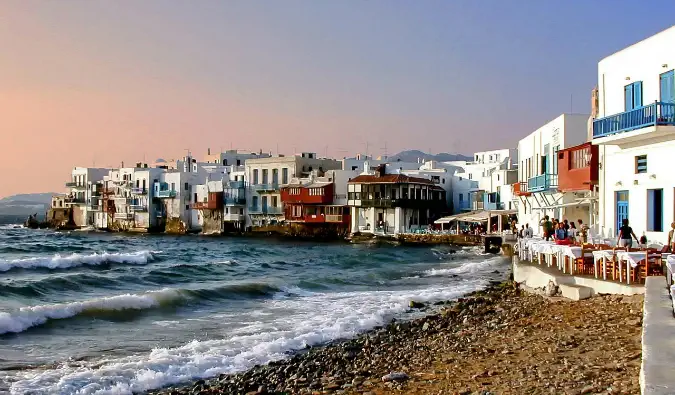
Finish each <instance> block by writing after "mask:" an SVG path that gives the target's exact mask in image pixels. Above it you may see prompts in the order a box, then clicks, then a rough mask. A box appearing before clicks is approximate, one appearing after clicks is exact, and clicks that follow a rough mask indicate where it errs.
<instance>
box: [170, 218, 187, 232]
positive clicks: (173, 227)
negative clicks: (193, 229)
mask: <svg viewBox="0 0 675 395" xmlns="http://www.w3.org/2000/svg"><path fill="white" fill-rule="evenodd" d="M164 232H165V233H169V234H177V235H182V234H185V233H187V225H186V224H185V222H183V221H181V219H180V218H178V217H174V218H168V219H167V220H166V227H165V229H164Z"/></svg>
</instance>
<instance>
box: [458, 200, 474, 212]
mask: <svg viewBox="0 0 675 395" xmlns="http://www.w3.org/2000/svg"><path fill="white" fill-rule="evenodd" d="M457 208H458V209H459V210H471V203H470V202H469V201H468V200H463V201H461V202H459V204H458V205H457Z"/></svg>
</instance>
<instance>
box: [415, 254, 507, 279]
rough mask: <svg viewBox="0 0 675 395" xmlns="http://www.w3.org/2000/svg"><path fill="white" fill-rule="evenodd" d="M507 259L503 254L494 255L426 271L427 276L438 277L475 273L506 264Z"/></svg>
mask: <svg viewBox="0 0 675 395" xmlns="http://www.w3.org/2000/svg"><path fill="white" fill-rule="evenodd" d="M505 262H507V259H506V258H504V257H503V256H494V257H492V258H489V259H483V260H474V261H468V262H464V263H462V264H461V265H459V266H457V267H453V268H448V269H429V270H426V271H425V272H424V275H425V276H426V277H437V276H447V275H460V274H473V273H478V272H485V271H486V270H487V269H489V268H491V267H493V266H500V265H504V263H505Z"/></svg>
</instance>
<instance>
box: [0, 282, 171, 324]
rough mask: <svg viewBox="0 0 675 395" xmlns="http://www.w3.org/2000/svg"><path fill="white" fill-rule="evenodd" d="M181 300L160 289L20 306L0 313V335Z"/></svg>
mask: <svg viewBox="0 0 675 395" xmlns="http://www.w3.org/2000/svg"><path fill="white" fill-rule="evenodd" d="M181 298H183V295H181V293H180V291H178V290H173V289H163V290H160V291H151V292H146V293H144V294H139V295H135V294H126V295H118V296H110V297H105V298H96V299H91V300H86V301H82V302H71V303H59V304H51V305H41V306H32V307H22V308H20V309H19V310H17V311H15V312H12V313H4V312H0V335H1V334H5V333H19V332H23V331H25V330H27V329H29V328H32V327H35V326H39V325H43V324H45V323H46V322H48V321H51V320H61V319H65V318H72V317H76V316H78V315H87V314H88V315H96V314H100V313H106V312H116V311H124V310H144V309H149V308H153V307H158V306H161V305H162V304H167V303H172V302H175V301H177V300H179V299H181Z"/></svg>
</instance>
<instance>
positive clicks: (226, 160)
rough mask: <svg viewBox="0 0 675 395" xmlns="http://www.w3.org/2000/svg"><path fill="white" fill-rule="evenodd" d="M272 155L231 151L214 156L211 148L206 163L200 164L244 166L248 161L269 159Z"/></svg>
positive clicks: (205, 158) (205, 159)
mask: <svg viewBox="0 0 675 395" xmlns="http://www.w3.org/2000/svg"><path fill="white" fill-rule="evenodd" d="M270 156H272V155H270V154H268V153H263V152H262V150H260V152H258V153H255V152H249V151H244V150H236V149H231V150H227V151H223V152H220V153H217V154H212V153H211V149H210V148H209V149H208V150H207V152H206V156H205V157H204V161H203V162H201V163H200V164H201V165H202V166H203V165H205V164H219V165H222V166H244V163H246V161H247V160H248V159H259V158H269V157H270Z"/></svg>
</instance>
